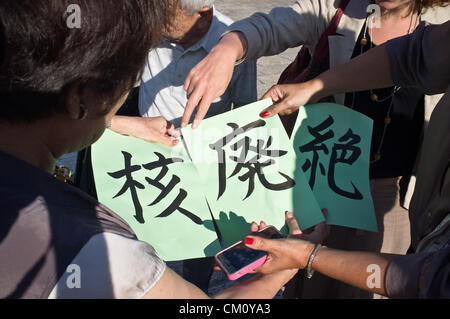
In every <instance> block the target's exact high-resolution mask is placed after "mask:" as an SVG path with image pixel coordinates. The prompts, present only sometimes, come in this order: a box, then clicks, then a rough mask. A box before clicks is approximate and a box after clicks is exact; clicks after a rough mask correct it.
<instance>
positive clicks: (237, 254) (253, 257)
mask: <svg viewBox="0 0 450 319" xmlns="http://www.w3.org/2000/svg"><path fill="white" fill-rule="evenodd" d="M254 235H256V236H261V237H264V238H268V239H279V238H284V237H285V236H284V235H283V234H281V233H280V232H279V231H278V230H277V229H276V228H275V227H267V228H265V229H263V230H262V231H260V232H258V233H256V234H254ZM265 256H267V252H265V251H262V250H254V249H250V248H248V247H246V246H245V244H244V243H243V242H241V243H239V244H238V245H236V246H233V247H232V248H230V249H227V250H225V251H223V252H222V253H220V254H218V255H217V258H218V259H219V260H220V263H221V265H222V266H223V267H224V268H225V269H226V271H227V272H228V273H230V274H234V273H236V272H238V271H239V270H241V269H242V268H244V267H246V266H248V265H250V264H251V263H253V262H255V261H257V260H259V259H261V258H263V257H265Z"/></svg>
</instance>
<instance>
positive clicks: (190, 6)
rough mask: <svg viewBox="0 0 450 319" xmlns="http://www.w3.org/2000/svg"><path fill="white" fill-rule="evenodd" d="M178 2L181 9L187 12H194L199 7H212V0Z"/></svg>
mask: <svg viewBox="0 0 450 319" xmlns="http://www.w3.org/2000/svg"><path fill="white" fill-rule="evenodd" d="M179 3H180V7H181V9H183V10H185V11H186V12H187V13H188V14H194V13H196V12H197V11H198V10H200V9H201V8H204V7H208V8H212V6H213V5H214V0H180V2H179Z"/></svg>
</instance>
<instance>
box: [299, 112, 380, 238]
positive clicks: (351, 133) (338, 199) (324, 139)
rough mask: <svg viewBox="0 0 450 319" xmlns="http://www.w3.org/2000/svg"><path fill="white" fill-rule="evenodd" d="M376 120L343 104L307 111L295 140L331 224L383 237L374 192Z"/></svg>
mask: <svg viewBox="0 0 450 319" xmlns="http://www.w3.org/2000/svg"><path fill="white" fill-rule="evenodd" d="M372 127H373V121H372V120H371V119H370V118H368V117H366V116H364V115H363V114H361V113H359V112H355V111H353V110H351V109H349V108H347V107H345V106H342V105H338V104H330V103H324V104H316V105H307V106H306V107H301V108H300V110H299V115H298V118H297V123H296V126H295V128H294V133H293V135H292V141H293V144H294V149H295V152H296V154H297V156H298V159H299V162H300V166H299V167H300V168H301V170H302V171H303V172H304V173H305V175H306V178H307V180H308V183H309V185H310V187H311V189H312V190H313V192H314V195H315V196H316V199H317V201H318V202H319V204H320V206H321V207H323V208H327V209H328V218H327V223H328V224H333V225H341V226H347V227H353V228H358V229H364V230H368V231H373V232H377V231H378V226H377V221H376V218H375V211H374V206H373V201H372V196H371V193H370V184H369V165H370V145H371V138H372Z"/></svg>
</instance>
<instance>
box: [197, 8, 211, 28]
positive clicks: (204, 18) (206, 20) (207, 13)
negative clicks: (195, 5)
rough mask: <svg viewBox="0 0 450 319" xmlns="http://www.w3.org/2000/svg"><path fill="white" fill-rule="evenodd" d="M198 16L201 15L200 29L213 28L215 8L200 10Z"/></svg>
mask: <svg viewBox="0 0 450 319" xmlns="http://www.w3.org/2000/svg"><path fill="white" fill-rule="evenodd" d="M198 14H199V15H200V19H199V23H200V24H199V27H200V28H205V29H209V27H210V26H211V21H212V18H213V15H214V10H213V8H210V7H203V8H201V9H200V10H198Z"/></svg>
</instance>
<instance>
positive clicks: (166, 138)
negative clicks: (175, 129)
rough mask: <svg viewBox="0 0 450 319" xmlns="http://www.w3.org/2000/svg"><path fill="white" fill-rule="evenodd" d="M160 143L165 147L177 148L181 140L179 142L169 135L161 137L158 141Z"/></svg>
mask: <svg viewBox="0 0 450 319" xmlns="http://www.w3.org/2000/svg"><path fill="white" fill-rule="evenodd" d="M157 142H158V143H160V144H163V145H167V146H170V147H173V146H176V145H178V143H179V140H177V139H176V138H173V137H171V136H167V135H161V136H160V137H159V138H158V140H157Z"/></svg>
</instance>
